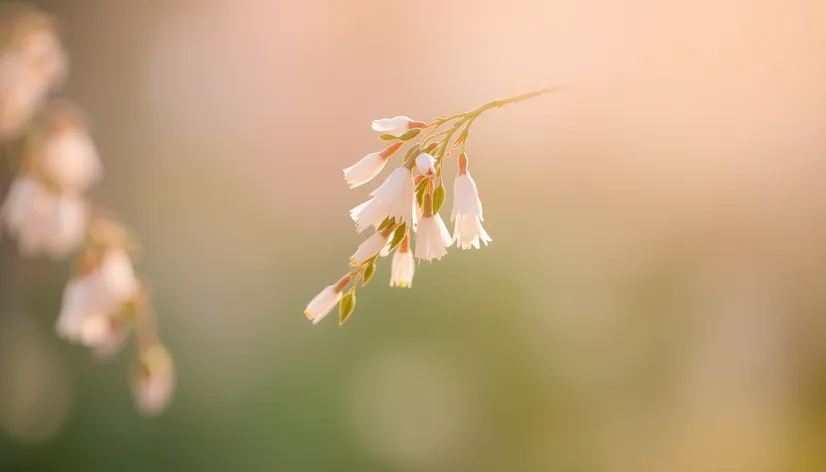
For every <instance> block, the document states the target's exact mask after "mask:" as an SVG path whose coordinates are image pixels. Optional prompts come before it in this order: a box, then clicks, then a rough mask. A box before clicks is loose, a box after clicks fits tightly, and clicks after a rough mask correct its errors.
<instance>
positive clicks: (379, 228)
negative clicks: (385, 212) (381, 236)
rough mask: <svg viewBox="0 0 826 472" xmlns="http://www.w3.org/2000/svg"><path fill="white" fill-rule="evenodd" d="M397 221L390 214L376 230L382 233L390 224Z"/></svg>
mask: <svg viewBox="0 0 826 472" xmlns="http://www.w3.org/2000/svg"><path fill="white" fill-rule="evenodd" d="M395 222H396V219H395V218H393V217H392V216H388V217H387V218H385V219H384V221H382V222H381V224H380V225H379V227H378V228H377V229H376V232H378V233H380V232H381V231H382V230H384V229H387V228H389V227H390V225H392V224H393V223H395Z"/></svg>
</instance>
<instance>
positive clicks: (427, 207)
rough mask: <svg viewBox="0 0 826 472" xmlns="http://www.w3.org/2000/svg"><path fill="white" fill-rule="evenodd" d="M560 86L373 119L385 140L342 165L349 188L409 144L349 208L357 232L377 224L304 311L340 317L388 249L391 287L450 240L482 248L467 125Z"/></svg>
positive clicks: (315, 317)
mask: <svg viewBox="0 0 826 472" xmlns="http://www.w3.org/2000/svg"><path fill="white" fill-rule="evenodd" d="M560 88H561V86H558V87H552V88H547V89H542V90H538V91H535V92H530V93H526V94H523V95H518V96H515V97H511V98H506V99H502V100H494V101H492V102H488V103H485V104H484V105H482V106H480V107H479V108H477V109H475V110H472V111H469V112H466V113H459V114H456V115H452V116H449V117H447V118H434V119H433V120H432V121H430V122H423V121H415V120H413V119H410V118H408V117H406V116H396V117H394V118H384V119H380V120H376V121H374V122H373V125H372V128H373V130H374V131H377V132H379V133H382V134H381V135H380V136H379V139H381V140H382V141H385V142H387V143H388V146H387V147H385V148H384V149H383V150H381V151H379V152H374V153H371V154H368V155H366V156H365V157H364V158H362V159H361V160H360V161H358V162H357V163H355V164H354V165H352V166H351V167H348V168H346V169H344V180H345V182H346V183H347V184H348V185H349V187H350V188H351V189H352V188H356V187H360V186H362V185H364V184H367V183H369V182H371V181H372V180H373V179H374V178H376V177H377V176H378V175H379V174H380V173H381V172H382V171H383V170H384V168H385V167H386V166H387V164H388V162H389V161H390V159H391V158H392V157H393V156H394V155H395V154H396V153H397V152H399V150H401V149H402V147H404V146H405V145H406V144H411V146H410V148H409V149H408V150H407V153H406V156H405V157H404V159H402V161H401V163H400V164H399V166H398V167H396V168H395V169H393V171H392V172H391V173H390V175H389V176H388V177H387V178H386V179H385V181H384V182H383V183H382V184H381V185H379V186H378V187H377V188H376V189H375V190H373V191H372V192H371V193H370V197H371V198H370V199H369V200H368V201H366V202H364V203H362V204H360V205H358V206H356V207H355V208H353V209H352V210H350V217H351V218H352V219H353V221H354V222H355V225H356V231H358V232H359V233H361V232H364V231H365V230H367V229H368V228H374V229H375V232H374V233H373V235H372V236H370V237H369V238H367V239H366V240H365V241H364V242H363V243H362V244H361V245H360V246H359V247H358V249H357V250H356V252H355V253H354V254H353V255H352V256H351V257H350V266H351V267H352V270H351V271H350V272H348V273H347V274H345V275H344V276H343V277H342V278H341V279H339V280H338V281H337V282H336V283H334V284H332V285H330V286H328V287H326V288H325V289H324V290H322V291H321V293H319V294H318V295H316V297H315V298H313V300H312V301H311V302H310V303H309V304H308V305H307V308H306V309H305V310H304V314H305V315H306V316H307V318H308V319H310V320H311V321H312V322H313V323H318V322H319V321H321V320H322V319H323V318H324V317H325V316H327V314H329V313H330V312H331V311H332V310H333V308H335V306H336V305H338V306H339V324H343V323H344V322H345V321H346V320H347V319H348V317H349V316H350V315H351V314H352V312H353V309H354V308H355V303H356V296H355V292H356V288H357V287H358V286H359V284H360V285H361V286H362V287H363V286H365V285H366V284H367V283H368V282H369V281H370V280H371V278H372V277H373V274H374V273H375V271H376V261H377V259H378V258H379V257H382V256H387V255H389V254H390V253H391V252H393V251H395V253H394V255H393V258H392V262H391V267H390V286H391V287H393V286H397V287H412V286H413V275H414V273H415V269H416V263H415V260H419V261H422V260H425V261H432V260H434V259H436V260H440V259H441V258H442V257H444V256H445V255H446V254H447V248H448V247H449V246H451V245H453V244H454V243H455V244H456V247H459V248H462V249H470V248H476V249H479V247H480V245H481V243H484V244H485V245H487V244H488V243H489V242H491V240H492V239H491V237H490V236H489V235H488V233H487V231H485V228H484V227H483V226H482V222H483V221H484V216H483V213H482V202H481V200H479V192H478V190H477V187H476V181H475V180H473V177H471V175H470V172H469V171H468V155H467V152H466V151H467V141H468V136H469V134H470V130H471V126H472V125H473V122H474V121H475V120H476V119H477V118H478V117H479V116H480V115H481V114H482V113H484V112H485V111H487V110H489V109H492V108H498V107H501V106H504V105H508V104H511V103H516V102H520V101H524V100H527V99H530V98H533V97H537V96H540V95H543V94H546V93H550V92H552V91H555V90H558V89H560ZM457 150H459V155H458V158H457V159H456V161H457V168H458V169H457V174H456V177H455V179H454V181H453V202H452V209H451V211H450V222H451V223H453V233H452V234H451V232H450V231H449V230H448V228H447V226H446V225H445V222H444V220H443V219H442V217H441V215H440V214H439V212H440V211H441V209H442V206H443V205H444V203H445V197H446V195H447V190H446V188H445V179H444V175H443V174H444V168H445V163H446V162H447V161H448V159H449V158H450V156H451V155H453V154H454V152H455V151H457ZM414 234H415V238H414ZM414 239H415V241H414ZM411 246H413V248H411ZM348 287H349V288H348Z"/></svg>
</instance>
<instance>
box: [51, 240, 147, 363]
mask: <svg viewBox="0 0 826 472" xmlns="http://www.w3.org/2000/svg"><path fill="white" fill-rule="evenodd" d="M139 291H140V283H139V282H138V279H137V277H135V272H134V268H133V267H132V261H131V260H130V259H129V256H128V255H127V254H126V252H125V251H123V250H121V249H110V250H108V251H106V252H105V254H104V255H103V257H102V258H101V260H100V263H99V265H97V266H95V267H93V268H92V269H91V270H90V271H89V272H88V273H85V274H82V275H79V276H77V277H75V278H73V279H71V280H70V281H69V283H68V284H67V285H66V289H65V290H64V292H63V304H62V306H61V310H60V315H59V317H58V320H57V324H56V327H55V329H56V330H57V333H58V335H60V336H61V337H63V338H64V339H66V340H68V341H72V342H79V343H83V344H85V345H87V346H89V347H93V348H99V349H101V350H102V351H107V350H109V349H112V348H113V346H117V345H119V344H120V342H119V340H120V338H122V337H123V336H125V332H124V331H123V330H124V329H126V326H123V323H121V321H122V320H119V319H118V317H119V316H122V315H123V312H124V309H125V308H127V306H128V304H129V303H130V302H134V301H135V299H136V297H137V296H138V294H139Z"/></svg>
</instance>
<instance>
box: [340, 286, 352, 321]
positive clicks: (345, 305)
mask: <svg viewBox="0 0 826 472" xmlns="http://www.w3.org/2000/svg"><path fill="white" fill-rule="evenodd" d="M355 309H356V292H349V293H347V294H346V295H344V297H342V299H341V301H340V302H338V325H339V326H341V325H343V324H344V322H345V321H347V318H349V317H350V315H352V314H353V310H355Z"/></svg>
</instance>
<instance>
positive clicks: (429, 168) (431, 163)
mask: <svg viewBox="0 0 826 472" xmlns="http://www.w3.org/2000/svg"><path fill="white" fill-rule="evenodd" d="M416 169H418V171H419V174H421V175H423V176H425V177H427V178H429V179H432V178H433V177H436V159H434V158H433V156H431V155H430V154H428V153H426V152H423V153H421V154H419V155H418V157H416Z"/></svg>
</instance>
